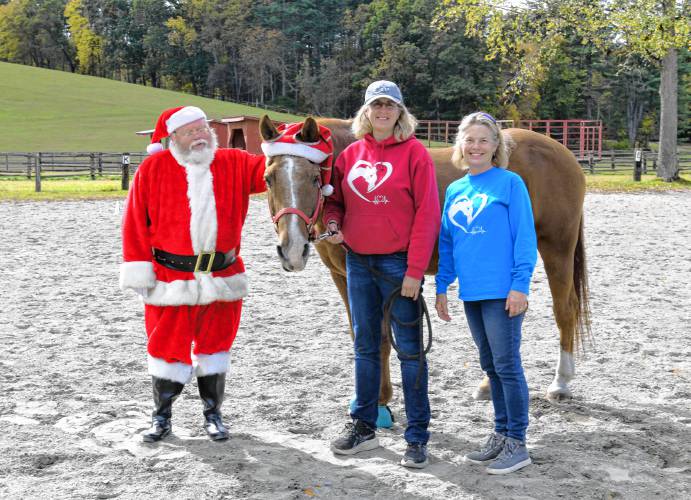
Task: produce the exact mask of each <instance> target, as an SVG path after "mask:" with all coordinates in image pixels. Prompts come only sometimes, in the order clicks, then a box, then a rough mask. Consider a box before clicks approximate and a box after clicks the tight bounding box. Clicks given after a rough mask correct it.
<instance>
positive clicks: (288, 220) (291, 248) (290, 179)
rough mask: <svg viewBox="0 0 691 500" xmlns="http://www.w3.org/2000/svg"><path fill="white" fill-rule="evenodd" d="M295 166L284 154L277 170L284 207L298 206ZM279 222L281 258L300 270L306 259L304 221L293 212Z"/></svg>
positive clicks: (290, 158) (293, 160)
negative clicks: (283, 196)
mask: <svg viewBox="0 0 691 500" xmlns="http://www.w3.org/2000/svg"><path fill="white" fill-rule="evenodd" d="M297 168H298V166H297V165H296V163H295V159H294V158H292V157H290V156H284V157H283V160H282V162H281V165H280V168H279V169H278V170H277V175H278V176H280V183H281V184H282V185H283V186H284V187H283V190H284V191H283V192H284V193H287V196H286V197H285V199H284V202H285V206H286V207H300V203H299V200H300V196H299V193H298V189H299V184H298V182H296V180H295V178H296V175H297ZM280 223H282V224H283V231H281V230H280V229H279V235H278V237H279V240H280V241H279V244H280V246H281V253H282V255H283V258H284V259H285V261H286V263H287V264H289V266H290V267H291V269H290V270H291V271H302V270H303V269H304V268H305V263H306V260H307V259H306V258H305V255H304V254H305V245H307V244H308V241H307V238H306V237H305V232H304V230H305V223H304V221H303V220H302V219H301V218H300V217H299V216H297V215H295V214H286V215H284V216H283V217H281V220H280ZM280 223H279V227H280Z"/></svg>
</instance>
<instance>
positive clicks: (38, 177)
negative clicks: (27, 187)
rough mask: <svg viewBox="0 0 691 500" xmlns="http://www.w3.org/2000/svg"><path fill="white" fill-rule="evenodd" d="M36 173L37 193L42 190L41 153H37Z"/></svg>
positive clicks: (35, 189) (35, 186) (35, 187)
mask: <svg viewBox="0 0 691 500" xmlns="http://www.w3.org/2000/svg"><path fill="white" fill-rule="evenodd" d="M35 168H36V175H35V177H34V179H35V184H34V191H36V192H37V193H40V192H41V153H38V154H37V155H36V165H35Z"/></svg>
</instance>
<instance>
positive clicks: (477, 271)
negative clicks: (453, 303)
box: [435, 167, 537, 300]
mask: <svg viewBox="0 0 691 500" xmlns="http://www.w3.org/2000/svg"><path fill="white" fill-rule="evenodd" d="M536 260H537V238H536V236H535V223H534V221H533V212H532V208H531V205H530V197H529V196H528V190H527V189H526V187H525V184H524V183H523V179H521V178H520V177H519V176H518V175H517V174H515V173H513V172H509V171H508V170H504V169H500V168H497V167H492V168H491V169H489V170H487V171H486V172H483V173H481V174H478V175H470V174H468V175H466V176H465V177H462V178H461V179H458V180H457V181H455V182H453V183H451V185H449V187H448V189H447V190H446V199H445V201H444V211H443V213H442V224H441V232H440V234H439V270H438V272H437V276H436V280H435V281H436V286H437V293H438V294H440V293H446V290H447V288H448V287H449V285H450V284H451V283H453V282H454V281H455V280H456V278H458V284H459V296H460V298H461V299H462V300H486V299H503V298H506V297H507V296H508V295H509V291H511V290H516V291H518V292H523V293H525V294H528V291H529V289H530V278H531V277H532V274H533V270H534V269H535V261H536Z"/></svg>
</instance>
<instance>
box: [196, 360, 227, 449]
mask: <svg viewBox="0 0 691 500" xmlns="http://www.w3.org/2000/svg"><path fill="white" fill-rule="evenodd" d="M197 384H198V385H199V395H200V396H201V398H202V403H204V418H205V419H206V423H205V424H204V429H205V430H206V433H207V434H208V435H209V437H210V438H211V440H212V441H223V440H224V439H228V429H226V426H225V425H223V420H222V417H221V404H223V393H224V391H225V388H226V374H225V373H217V374H215V375H207V376H206V377H197Z"/></svg>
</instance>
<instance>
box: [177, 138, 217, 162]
mask: <svg viewBox="0 0 691 500" xmlns="http://www.w3.org/2000/svg"><path fill="white" fill-rule="evenodd" d="M198 144H204V147H203V148H202V149H200V150H195V149H192V148H194V146H196V145H198ZM217 148H218V139H217V138H216V132H215V131H214V130H213V129H212V130H211V141H205V140H204V139H198V140H196V141H194V142H193V143H192V144H190V147H189V149H187V150H183V149H182V148H180V146H178V145H177V144H176V143H175V142H171V143H170V152H171V153H172V155H173V158H175V159H176V160H177V162H178V163H179V164H180V165H182V166H183V167H192V168H207V169H208V168H209V167H210V166H211V162H212V161H214V156H215V155H216V149H217Z"/></svg>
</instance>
